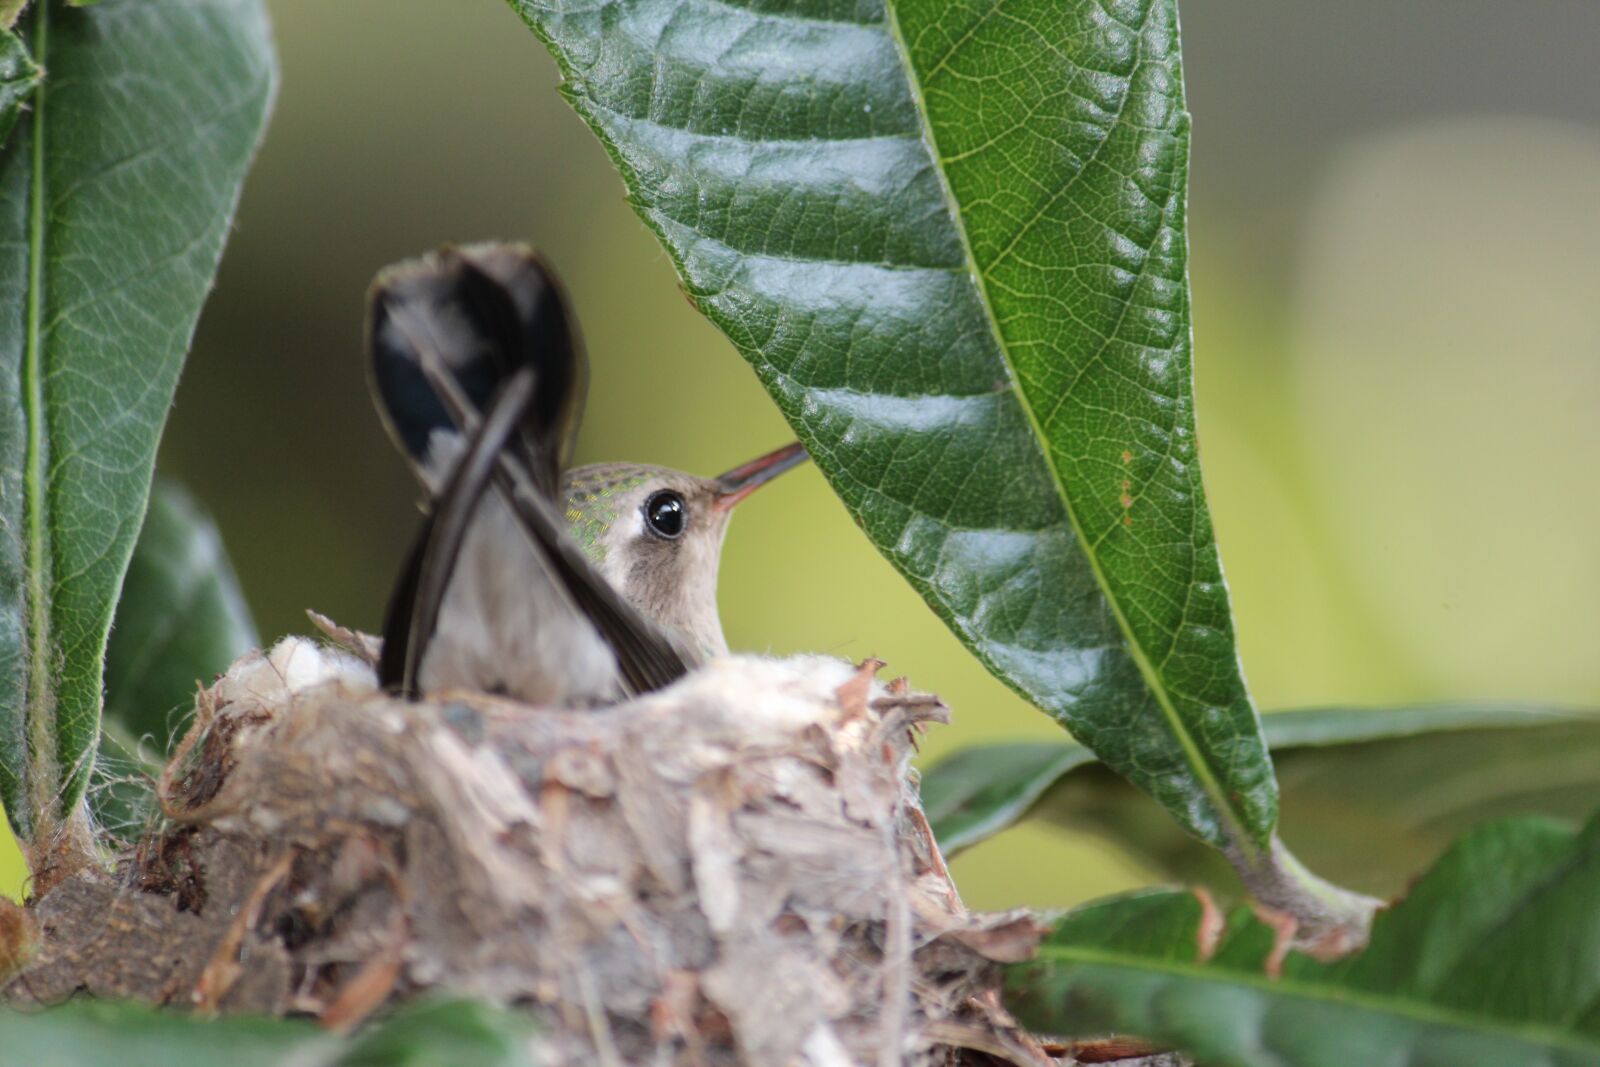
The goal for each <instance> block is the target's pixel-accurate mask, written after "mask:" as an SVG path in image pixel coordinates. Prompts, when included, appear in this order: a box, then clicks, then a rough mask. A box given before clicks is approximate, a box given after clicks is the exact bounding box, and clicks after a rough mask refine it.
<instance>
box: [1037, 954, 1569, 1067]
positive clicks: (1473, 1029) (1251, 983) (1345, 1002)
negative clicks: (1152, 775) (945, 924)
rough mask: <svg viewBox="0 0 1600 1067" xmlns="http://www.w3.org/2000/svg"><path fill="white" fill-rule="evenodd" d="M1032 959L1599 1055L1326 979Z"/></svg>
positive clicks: (1163, 964)
mask: <svg viewBox="0 0 1600 1067" xmlns="http://www.w3.org/2000/svg"><path fill="white" fill-rule="evenodd" d="M1037 958H1038V959H1039V960H1041V961H1048V962H1056V963H1062V964H1069V965H1071V964H1078V965H1085V966H1092V967H1109V968H1114V969H1117V970H1121V971H1127V972H1131V973H1133V974H1136V975H1167V976H1170V977H1173V978H1185V979H1191V980H1194V981H1198V982H1203V983H1206V984H1208V985H1213V986H1219V987H1220V986H1228V987H1234V988H1242V989H1247V990H1251V991H1253V992H1258V993H1263V994H1267V995H1270V996H1274V997H1292V998H1294V999H1297V1000H1302V1001H1307V1002H1309V1003H1316V1004H1336V1005H1341V1006H1344V1007H1351V1008H1358V1009H1360V1010H1362V1011H1369V1012H1372V1013H1374V1014H1377V1015H1386V1016H1389V1017H1392V1018H1396V1019H1404V1020H1408V1021H1412V1022H1417V1023H1423V1024H1427V1025H1432V1026H1449V1027H1454V1028H1456V1029H1459V1030H1463V1031H1465V1032H1467V1033H1479V1034H1496V1035H1502V1036H1506V1037H1512V1038H1516V1039H1519V1040H1523V1041H1530V1042H1533V1043H1535V1044H1542V1045H1546V1046H1548V1047H1551V1048H1568V1049H1574V1050H1576V1051H1579V1052H1591V1053H1600V1042H1596V1041H1592V1040H1589V1039H1587V1038H1585V1037H1583V1036H1581V1035H1574V1034H1571V1033H1569V1032H1566V1031H1562V1030H1554V1029H1551V1028H1549V1027H1547V1026H1542V1025H1540V1024H1538V1023H1524V1022H1517V1021H1515V1020H1511V1019H1505V1018H1501V1017H1498V1016H1489V1015H1472V1014H1466V1013H1461V1012H1454V1011H1451V1010H1449V1009H1448V1008H1440V1007H1437V1006H1435V1005H1432V1004H1428V1003H1427V1002H1426V1001H1418V1000H1414V999H1405V998H1401V997H1398V996H1397V997H1395V998H1393V999H1385V998H1383V997H1382V996H1380V995H1378V994H1376V993H1372V992H1369V991H1366V990H1352V989H1348V988H1346V987H1343V986H1338V985H1333V984H1331V983H1321V982H1305V981H1299V980H1296V979H1293V978H1268V977H1267V976H1266V975H1260V976H1257V975H1254V974H1249V973H1244V972H1240V971H1225V970H1220V969H1217V968H1214V967H1207V966H1205V965H1203V964H1192V963H1178V962H1175V961H1171V960H1150V959H1144V958H1140V957H1130V956H1128V955H1126V954H1122V953H1117V952H1110V951H1106V950H1103V949H1089V948H1062V947H1061V946H1059V945H1041V946H1040V948H1039V955H1038V957H1037ZM1490 1024H1492V1025H1490Z"/></svg>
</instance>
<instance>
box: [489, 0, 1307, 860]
mask: <svg viewBox="0 0 1600 1067" xmlns="http://www.w3.org/2000/svg"><path fill="white" fill-rule="evenodd" d="M511 3H512V6H513V7H515V8H516V9H517V10H518V11H520V12H521V13H522V15H523V16H524V17H525V18H526V19H527V20H528V22H529V23H530V24H531V25H532V26H533V27H534V29H535V30H536V31H537V32H538V33H539V35H540V36H541V37H542V38H543V39H544V41H545V42H546V44H547V45H549V47H550V49H551V50H552V52H554V54H555V56H556V59H557V60H558V62H559V63H560V65H561V68H562V70H563V72H564V73H565V75H566V77H567V79H568V80H567V85H566V91H567V93H568V94H569V97H570V99H571V100H572V102H573V104H574V105H575V106H576V107H577V109H578V110H579V111H580V112H581V113H582V115H583V116H584V117H585V118H586V119H587V120H588V121H589V123H590V124H591V125H592V126H593V127H594V129H595V131H596V132H597V133H598V134H599V135H600V137H601V139H602V140H603V141H604V142H605V144H606V145H607V147H608V148H609V149H610V151H611V153H612V155H613V157H614V158H615V160H616V161H617V164H618V166H619V167H620V168H621V170H622V173H623V177H624V179H625V180H626V183H627V186H628V190H629V193H630V195H631V197H632V199H633V201H634V203H635V205H636V207H637V209H638V210H639V213H640V215H641V216H642V217H643V218H644V220H645V222H646V223H647V224H648V225H649V226H650V227H651V228H652V229H653V230H654V231H655V232H656V234H657V235H658V236H659V237H660V238H661V240H662V242H663V243H664V244H665V245H666V247H667V248H668V250H669V251H670V253H671V254H672V258H673V260H674V262H675V263H676V265H677V268H678V271H679V274H680V276H681V277H682V280H683V283H684V286H685V288H686V289H687V290H688V292H689V294H690V296H691V298H692V299H693V300H694V302H695V303H696V305H697V306H698V307H699V308H700V309H701V310H702V311H703V312H705V314H706V315H707V316H709V317H710V318H711V320H712V321H713V322H715V323H716V324H717V325H718V326H719V327H721V328H722V330H723V331H724V332H725V333H726V334H727V335H728V336H729V338H730V339H732V341H733V342H734V344H735V345H737V346H738V348H739V350H740V351H741V352H742V353H743V354H744V356H745V357H746V358H747V359H748V360H749V361H750V362H751V364H752V365H753V366H754V367H755V369H756V371H757V373H758V374H759V375H760V377H761V379H762V381H763V382H764V383H765V384H766V386H767V388H768V389H769V391H770V392H771V393H772V395H773V397H774V399H775V400H776V401H777V402H778V404H779V405H780V407H781V408H782V409H783V411H784V413H785V414H786V415H787V417H788V418H789V420H790V422H791V423H792V424H793V426H794V428H795V431H796V432H797V433H798V434H799V435H800V437H801V438H802V439H803V440H804V441H805V443H806V445H807V446H808V448H809V449H810V451H811V455H812V457H813V458H814V459H815V460H816V462H817V464H818V466H819V467H821V469H822V470H823V472H824V473H825V474H826V475H827V477H828V479H829V481H830V482H831V483H832V485H833V486H834V488H835V489H836V490H837V491H838V493H839V495H840V496H841V498H842V499H843V500H844V502H845V504H846V506H847V507H848V508H849V509H850V510H851V512H852V513H853V514H854V515H855V517H856V518H857V519H858V520H859V522H860V523H861V525H862V527H863V529H865V530H866V532H867V534H868V535H869V536H870V537H871V538H872V540H873V541H874V543H876V545H877V546H878V547H879V549H880V550H882V551H883V552H884V554H885V555H886V556H888V558H889V559H890V560H891V561H892V562H893V563H894V564H895V565H896V566H897V567H898V568H899V569H900V570H901V571H902V573H904V574H905V575H906V577H907V578H908V579H909V580H910V581H911V583H912V584H913V585H914V586H915V587H916V588H917V590H918V591H919V592H920V593H921V594H922V595H923V596H924V597H925V598H926V599H927V601H928V603H929V604H930V605H931V606H932V607H933V608H934V610H935V611H936V612H938V613H939V615H940V616H941V617H942V618H944V619H945V621H946V622H947V623H949V625H950V626H951V627H952V628H953V629H954V630H955V632H956V633H957V634H958V635H959V636H960V637H961V638H962V640H963V641H964V642H966V644H967V645H968V647H970V648H971V649H972V650H973V651H974V652H975V653H976V654H977V655H978V656H979V657H980V658H981V659H982V660H983V661H984V663H985V664H987V665H988V667H989V668H990V669H991V670H992V671H994V672H995V673H996V674H997V675H998V676H1000V677H1001V678H1003V679H1004V680H1005V681H1007V682H1008V683H1009V684H1010V685H1012V686H1013V687H1014V688H1016V689H1017V690H1018V691H1019V692H1021V693H1023V694H1024V695H1026V696H1027V697H1029V698H1030V699H1031V700H1033V701H1034V702H1036V703H1037V704H1038V705H1039V706H1040V707H1042V708H1044V709H1045V710H1046V711H1048V712H1050V713H1051V714H1052V715H1055V716H1056V717H1058V718H1059V719H1060V720H1061V721H1062V722H1064V723H1065V724H1066V725H1068V726H1069V727H1070V728H1071V729H1072V731H1073V732H1074V733H1075V734H1076V736H1077V737H1078V738H1079V739H1080V740H1082V741H1083V742H1084V743H1085V744H1087V745H1089V746H1090V747H1091V748H1093V749H1094V750H1095V751H1096V752H1097V753H1098V754H1099V756H1100V757H1101V758H1102V759H1104V760H1105V761H1106V762H1107V763H1108V764H1110V765H1111V766H1113V767H1115V768H1116V769H1117V770H1118V771H1119V772H1121V773H1123V774H1125V775H1127V776H1129V777H1130V778H1132V779H1133V780H1134V781H1136V782H1138V783H1139V784H1140V785H1141V786H1142V787H1143V788H1145V789H1147V790H1149V791H1150V792H1152V793H1153V794H1154V795H1155V796H1156V797H1157V798H1158V799H1159V800H1160V801H1161V802H1162V803H1163V804H1165V805H1166V806H1167V807H1168V808H1169V809H1170V810H1172V811H1173V812H1175V813H1177V815H1178V816H1179V817H1180V818H1181V819H1182V820H1183V821H1184V823H1185V824H1186V825H1187V826H1189V827H1190V828H1191V829H1192V830H1193V831H1194V832H1196V833H1197V834H1199V835H1200V836H1202V837H1204V838H1206V839H1207V840H1209V841H1211V842H1213V843H1215V844H1224V843H1227V842H1230V841H1231V842H1232V843H1233V845H1234V846H1235V848H1236V849H1237V850H1239V851H1241V852H1247V851H1249V849H1250V847H1251V843H1252V842H1254V843H1256V844H1260V843H1264V842H1265V841H1266V840H1267V839H1268V837H1269V836H1270V833H1271V830H1272V827H1273V824H1274V821H1275V819H1276V794H1275V790H1274V784H1273V779H1272V772H1271V766H1270V764H1269V761H1268V758H1267V755H1266V751H1265V748H1264V746H1263V744H1262V742H1261V738H1260V735H1259V731H1258V728H1257V722H1256V715H1255V711H1254V709H1253V707H1252V705H1251V703H1250V699H1249V696H1248V694H1247V692H1246V690H1245V687H1244V683H1243V680H1242V678H1241V676H1240V672H1239V666H1238V659H1237V653H1236V649H1235V642H1234V636H1233V623H1232V618H1231V613H1230V608H1229V603H1228V594H1227V590H1226V587H1225V586H1224V584H1223V581H1222V575H1221V571H1220V567H1219V564H1218V556H1217V548H1216V543H1215V541H1214V539H1213V536H1212V530H1211V522H1210V518H1209V516H1208V514H1207V511H1206V505H1205V497H1204V492H1203V490H1202V487H1201V484H1200V471H1199V467H1198V465H1197V463H1196V457H1195V438H1194V412H1193V389H1192V381H1191V370H1190V331H1189V290H1188V280H1187V275H1186V269H1187V267H1186V264H1187V246H1186V242H1185V236H1184V229H1185V220H1184V203H1185V184H1186V178H1187V157H1188V137H1189V122H1188V116H1187V114H1186V113H1185V111H1184V98H1183V84H1182V73H1181V70H1180V66H1179V56H1178V27H1177V13H1176V9H1175V5H1174V2H1173V0H1120V2H1115V3H1110V4H1105V3H1095V2H1087V0H1071V2H1062V0H1014V2H1011V3H1008V4H1006V5H1005V7H1004V10H1003V11H1002V10H1001V9H999V8H996V7H994V6H993V5H987V4H983V5H979V4H952V3H949V2H947V0H892V2H890V3H889V4H888V6H887V8H886V7H885V6H884V4H883V3H882V2H881V0H760V2H750V3H734V4H729V3H722V2H718V0H511Z"/></svg>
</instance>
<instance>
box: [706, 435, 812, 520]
mask: <svg viewBox="0 0 1600 1067" xmlns="http://www.w3.org/2000/svg"><path fill="white" fill-rule="evenodd" d="M807 458H808V457H807V456H806V448H805V446H804V445H802V444H801V443H800V442H799V441H796V442H794V443H793V444H790V445H784V446H783V447H782V448H780V449H778V450H777V451H776V452H768V453H767V454H766V455H764V456H762V457H761V458H760V459H753V460H751V461H750V462H749V463H745V464H742V465H741V466H738V467H735V468H733V470H731V471H726V472H724V473H722V474H719V475H718V476H717V478H716V482H717V495H716V497H715V499H714V503H713V505H712V506H713V507H715V508H716V509H717V510H718V511H727V510H728V509H729V508H731V507H733V506H734V505H735V504H737V503H738V502H739V501H741V500H743V499H744V498H745V497H747V496H749V495H750V494H751V493H753V492H755V491H756V490H757V489H760V488H761V487H762V486H763V485H766V484H767V483H768V482H770V481H772V479H774V478H776V477H777V476H778V475H780V474H782V473H783V472H784V471H786V470H789V469H790V468H792V467H798V466H799V465H800V464H802V463H804V462H805V461H806V459H807Z"/></svg>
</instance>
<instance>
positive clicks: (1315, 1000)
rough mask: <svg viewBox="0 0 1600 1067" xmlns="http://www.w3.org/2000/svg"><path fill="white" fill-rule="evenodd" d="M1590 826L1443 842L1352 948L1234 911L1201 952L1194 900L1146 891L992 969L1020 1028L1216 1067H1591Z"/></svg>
mask: <svg viewBox="0 0 1600 1067" xmlns="http://www.w3.org/2000/svg"><path fill="white" fill-rule="evenodd" d="M1597 899H1600V823H1591V824H1590V825H1589V826H1588V827H1586V828H1585V829H1583V830H1582V831H1575V830H1572V829H1570V828H1566V827H1563V826H1560V825H1557V824H1554V823H1551V822H1548V821H1545V820H1540V819H1522V820H1509V821H1506V822H1502V823H1498V824H1495V825H1492V826H1487V827H1483V828H1481V829H1479V830H1476V831H1474V832H1473V833H1471V834H1469V835H1468V836H1467V837H1465V838H1463V839H1462V840H1461V841H1459V842H1458V843H1457V844H1456V845H1455V846H1453V847H1452V848H1451V849H1450V850H1449V852H1447V853H1446V854H1445V855H1444V857H1443V858H1441V859H1440V861H1439V862H1438V863H1437V864H1435V866H1434V867H1433V868H1432V870H1430V871H1429V872H1428V874H1426V875H1424V876H1423V878H1422V879H1421V880H1420V881H1418V883H1417V884H1416V886H1415V887H1414V888H1413V889H1412V891H1411V892H1410V894H1409V895H1408V896H1407V898H1406V899H1405V900H1404V901H1403V902H1401V903H1400V904H1398V905H1397V906H1395V907H1394V908H1392V909H1390V910H1388V911H1386V912H1383V913H1380V914H1379V916H1378V918H1377V920H1376V922H1375V923H1374V925H1373V928H1372V940H1371V942H1370V944H1369V946H1368V947H1367V949H1365V950H1364V951H1363V952H1361V953H1359V954H1358V955H1355V956H1352V957H1348V958H1346V959H1343V960H1339V961H1337V962H1334V963H1322V962H1319V961H1317V960H1315V959H1312V958H1311V957H1309V956H1304V955H1301V954H1299V953H1290V954H1289V956H1288V957H1287V958H1286V959H1285V960H1284V961H1283V970H1282V976H1281V978H1278V979H1271V978H1269V977H1267V975H1266V974H1265V973H1264V971H1265V965H1266V961H1267V958H1268V955H1269V953H1270V952H1271V949H1272V946H1273V938H1274V934H1273V931H1272V930H1271V929H1270V928H1269V927H1267V926H1266V925H1264V924H1263V923H1262V922H1261V921H1259V920H1258V919H1256V918H1255V917H1254V916H1252V915H1251V914H1250V912H1249V911H1248V910H1246V909H1240V910H1239V911H1237V912H1236V913H1235V914H1233V915H1232V916H1230V917H1229V920H1228V923H1227V928H1226V931H1225V932H1224V933H1223V934H1222V936H1221V939H1220V941H1219V942H1218V943H1217V944H1216V949H1215V953H1214V954H1213V955H1211V956H1209V958H1204V957H1203V954H1202V952H1201V951H1200V946H1201V944H1202V943H1203V942H1205V941H1207V940H1208V934H1207V932H1206V930H1205V925H1204V919H1203V916H1204V911H1203V908H1202V905H1201V903H1200V901H1199V899H1198V898H1197V897H1195V896H1194V895H1193V894H1191V893H1185V892H1179V891H1155V892H1147V893H1142V894H1136V895H1133V896H1131V897H1123V898H1117V899H1113V900H1109V901H1105V902H1102V903H1099V904H1094V905H1090V906H1088V907H1086V908H1082V909H1080V910H1078V911H1075V912H1073V913H1071V914H1069V915H1067V916H1065V917H1064V918H1062V919H1061V920H1059V921H1058V923H1057V925H1056V928H1055V930H1054V931H1053V932H1052V933H1051V934H1050V936H1049V937H1047V938H1046V939H1045V942H1044V944H1043V945H1042V946H1041V947H1040V950H1039V956H1038V958H1037V959H1036V960H1035V961H1032V962H1030V963H1027V964H1023V965H1018V966H1015V967H1012V968H1010V969H1009V971H1008V974H1007V977H1006V985H1007V990H1008V997H1007V1000H1008V1003H1009V1005H1010V1006H1011V1007H1012V1008H1013V1010H1015V1011H1017V1012H1018V1014H1019V1017H1020V1019H1021V1020H1022V1022H1023V1023H1024V1024H1025V1025H1028V1026H1031V1027H1033V1028H1035V1029H1038V1030H1041V1031H1044V1032H1049V1033H1062V1034H1069V1035H1084V1034H1092V1033H1102V1032H1104V1031H1106V1030H1116V1031H1119V1032H1123V1033H1131V1034H1138V1035H1140V1036H1141V1037H1144V1038H1148V1039H1151V1040H1154V1041H1158V1042H1164V1043H1169V1044H1171V1045H1173V1046H1176V1047H1178V1048H1181V1049H1184V1050H1185V1051H1187V1052H1190V1053H1191V1054H1193V1055H1194V1056H1195V1057H1196V1058H1197V1059H1198V1060H1199V1061H1200V1062H1203V1063H1207V1064H1215V1065H1217V1067H1348V1065H1350V1064H1380V1063H1381V1064H1384V1065H1386V1067H1424V1065H1438V1067H1444V1065H1447V1064H1448V1065H1450V1067H1478V1065H1482V1067H1507V1065H1510V1064H1516V1065H1517V1067H1594V1065H1597V1064H1600V909H1597V908H1595V906H1594V902H1595V901H1596V900H1597Z"/></svg>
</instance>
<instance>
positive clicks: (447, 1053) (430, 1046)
mask: <svg viewBox="0 0 1600 1067" xmlns="http://www.w3.org/2000/svg"><path fill="white" fill-rule="evenodd" d="M531 1034H532V1026H531V1023H530V1020H529V1019H528V1018H527V1017H526V1016H522V1015H518V1014H516V1013H514V1012H508V1011H502V1010H499V1009H495V1008H491V1007H488V1006H487V1005H483V1004H476V1003H472V1002H468V1001H438V1002H432V1003H424V1004H420V1005H416V1006H413V1007H409V1008H405V1009H402V1010H401V1011H400V1012H398V1013H397V1014H395V1015H393V1016H391V1017H389V1018H388V1019H384V1020H381V1021H379V1022H377V1023H376V1024H374V1025H371V1026H369V1027H368V1028H367V1029H365V1030H363V1031H362V1032H361V1033H359V1034H357V1035H356V1036H355V1037H352V1038H339V1037H334V1036H332V1035H330V1034H328V1033H327V1032H326V1031H324V1030H322V1029H320V1028H318V1027H317V1026H315V1025H313V1024H311V1023H309V1022H300V1021H287V1020H282V1019H220V1020H215V1021H208V1020H203V1019H197V1018H195V1017H193V1016H187V1015H180V1014H177V1013H175V1012H157V1011H152V1010H151V1009H149V1008H146V1007H144V1006H143V1005H138V1004H129V1003H117V1002H99V1003H94V1002H82V1003H69V1004H66V1005H63V1006H61V1007H59V1008H52V1009H49V1010H47V1011H41V1012H35V1013H31V1014H26V1015H24V1014H19V1013H17V1012H14V1011H9V1010H7V1009H5V1008H0V1048H4V1050H5V1052H4V1055H3V1056H0V1059H4V1060H5V1062H8V1063H31V1064H41V1065H42V1064H50V1065H52V1067H101V1065H103V1064H107V1063H115V1064H117V1065H118V1067H172V1065H173V1064H180V1063H192V1064H212V1063H216V1064H220V1063H226V1064H228V1065H230V1067H458V1065H461V1064H472V1065H474V1067H478V1065H482V1067H533V1065H534V1064H535V1063H536V1062H537V1060H536V1059H535V1058H534V1056H533V1054H532V1052H531V1050H530V1047H529V1041H530V1037H531Z"/></svg>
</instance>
